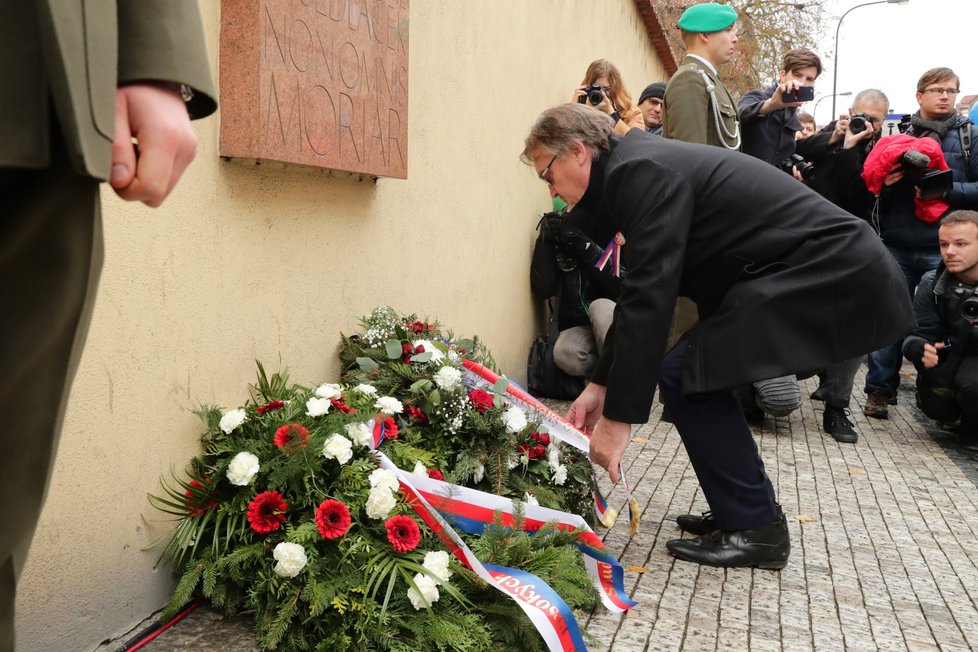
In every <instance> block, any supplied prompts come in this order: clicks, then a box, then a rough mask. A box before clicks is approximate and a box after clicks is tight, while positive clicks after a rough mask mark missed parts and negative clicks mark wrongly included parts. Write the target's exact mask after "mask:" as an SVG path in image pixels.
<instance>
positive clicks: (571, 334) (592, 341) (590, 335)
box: [554, 299, 615, 377]
mask: <svg viewBox="0 0 978 652" xmlns="http://www.w3.org/2000/svg"><path fill="white" fill-rule="evenodd" d="M589 316H590V318H591V325H590V326H572V327H571V328H565V329H564V330H562V331H560V335H558V336H557V341H556V343H554V363H555V364H556V365H557V368H558V369H560V370H561V371H563V372H564V373H567V374H570V375H571V376H584V377H590V376H591V372H593V371H594V368H595V367H596V366H597V364H598V358H599V357H600V355H601V349H602V348H603V347H604V338H605V335H607V334H608V329H609V328H611V321H612V319H614V316H615V302H614V301H612V300H611V299H595V300H594V301H592V302H591V305H590V312H589Z"/></svg>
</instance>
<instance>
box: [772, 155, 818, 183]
mask: <svg viewBox="0 0 978 652" xmlns="http://www.w3.org/2000/svg"><path fill="white" fill-rule="evenodd" d="M778 167H779V168H781V169H782V170H784V171H785V172H787V173H788V174H791V169H792V168H796V169H797V170H798V174H800V175H801V178H802V179H811V178H812V177H813V176H815V164H814V163H809V162H808V161H806V160H805V159H804V158H803V157H802V156H801V155H800V154H792V155H791V156H789V157H788V158H786V159H785V160H783V161H781V162H780V163H778Z"/></svg>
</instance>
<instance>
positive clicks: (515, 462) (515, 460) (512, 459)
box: [506, 455, 520, 471]
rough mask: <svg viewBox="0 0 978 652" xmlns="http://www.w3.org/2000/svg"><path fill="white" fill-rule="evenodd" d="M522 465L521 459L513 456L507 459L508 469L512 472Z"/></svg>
mask: <svg viewBox="0 0 978 652" xmlns="http://www.w3.org/2000/svg"><path fill="white" fill-rule="evenodd" d="M519 463H520V458H519V457H514V456H512V455H510V456H508V457H507V458H506V468H507V469H509V470H510V471H512V470H513V469H515V468H516V466H517V465H518V464H519Z"/></svg>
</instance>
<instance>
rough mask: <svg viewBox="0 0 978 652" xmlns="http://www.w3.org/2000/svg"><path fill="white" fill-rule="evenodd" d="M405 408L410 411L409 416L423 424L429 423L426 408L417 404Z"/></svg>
mask: <svg viewBox="0 0 978 652" xmlns="http://www.w3.org/2000/svg"><path fill="white" fill-rule="evenodd" d="M404 410H405V411H406V412H407V413H408V416H409V417H411V418H412V419H414V420H415V421H417V422H418V423H419V424H421V425H422V426H426V425H428V415H427V414H425V413H424V410H422V409H421V408H419V407H418V406H416V405H408V406H405V408H404Z"/></svg>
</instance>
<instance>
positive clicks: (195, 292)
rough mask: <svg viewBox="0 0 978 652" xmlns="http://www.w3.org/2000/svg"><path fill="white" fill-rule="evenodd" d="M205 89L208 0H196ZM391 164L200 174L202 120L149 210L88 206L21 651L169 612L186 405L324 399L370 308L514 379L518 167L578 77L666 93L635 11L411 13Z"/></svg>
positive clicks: (464, 2)
mask: <svg viewBox="0 0 978 652" xmlns="http://www.w3.org/2000/svg"><path fill="white" fill-rule="evenodd" d="M200 7H201V13H202V15H203V18H204V22H205V27H206V29H207V34H208V50H209V52H210V53H211V58H212V62H211V63H212V68H213V69H214V74H215V77H216V76H217V59H216V56H217V51H218V33H219V23H220V10H219V2H218V1H217V0H203V1H202V2H200ZM410 21H411V23H410V72H409V75H410V100H409V101H410V104H409V113H410V116H409V121H410V124H409V139H410V145H409V147H410V151H409V167H408V179H407V180H405V181H399V180H389V179H381V180H380V181H378V182H377V183H374V182H373V181H371V180H369V179H368V180H361V179H359V178H357V177H351V176H349V175H346V174H344V173H336V174H330V173H329V172H326V171H323V170H316V169H309V168H302V167H294V166H293V167H286V166H284V165H280V164H265V165H261V166H259V167H256V166H255V165H254V164H243V163H229V162H226V161H222V160H221V159H220V158H219V157H218V155H217V141H218V124H219V119H220V118H219V116H214V117H211V118H209V119H207V120H204V121H202V122H198V123H196V127H197V130H198V133H199V135H200V147H199V151H198V154H197V159H196V161H195V162H194V163H193V165H192V166H191V167H190V168H189V169H188V170H187V172H186V173H185V175H184V178H183V180H182V181H181V183H180V185H179V186H178V187H177V189H176V191H175V192H174V193H173V195H172V196H171V197H170V198H169V200H168V201H167V203H166V204H165V205H164V207H162V208H160V209H157V210H150V209H148V208H145V207H143V206H141V205H138V206H134V205H129V204H125V203H123V202H121V201H119V200H118V199H116V198H115V196H114V195H113V194H112V193H111V192H107V191H104V192H103V194H102V196H103V200H104V222H105V241H106V258H105V267H104V271H103V275H102V283H101V288H100V291H99V296H98V303H97V307H96V310H95V315H94V320H93V323H92V328H91V332H90V335H89V339H88V344H87V348H86V350H85V354H84V357H83V359H82V363H81V367H80V370H79V372H78V376H77V379H76V381H75V384H74V389H73V394H72V399H71V402H70V406H69V409H68V415H67V421H66V424H65V429H64V435H63V438H62V443H61V449H60V452H59V456H58V459H57V463H56V465H55V470H54V479H53V481H52V483H51V488H50V492H49V495H48V500H47V505H46V507H45V510H44V513H43V515H42V518H41V523H40V526H39V528H38V532H37V536H36V538H35V540H34V544H33V547H32V550H31V555H30V559H29V562H28V565H27V568H26V570H25V572H24V575H23V579H22V583H21V586H20V592H19V596H18V633H19V640H20V644H19V645H18V649H19V650H24V651H34V650H91V649H93V648H94V647H95V646H97V645H98V644H99V643H100V642H101V641H102V640H104V639H106V638H110V637H112V636H114V635H118V634H120V633H123V632H126V631H127V630H128V629H129V628H131V627H132V626H133V625H134V624H135V623H137V622H138V621H139V620H141V619H142V618H144V617H145V616H147V615H148V614H150V613H151V612H153V611H154V610H156V609H157V608H159V607H160V606H161V605H162V604H163V603H165V602H166V600H167V599H168V597H169V592H170V590H171V589H172V586H173V585H172V580H171V576H170V574H169V572H168V571H166V570H154V569H153V564H154V562H155V560H156V556H157V552H156V551H150V552H144V551H142V548H143V547H145V546H146V545H147V543H149V542H150V541H151V540H152V539H153V537H154V535H158V534H159V533H160V531H161V530H160V528H159V527H158V526H154V525H153V524H152V523H151V522H149V521H148V520H147V519H153V518H156V517H155V516H154V513H153V511H152V510H151V509H150V508H149V507H148V505H147V503H146V494H147V493H148V492H152V491H155V490H156V489H157V488H158V486H159V485H158V481H159V477H160V476H161V475H165V474H167V473H168V472H169V471H170V469H171V468H176V469H180V468H182V467H183V466H184V465H185V464H186V462H187V461H188V460H189V458H190V456H191V455H193V454H194V453H195V452H196V451H197V442H198V437H199V434H200V428H199V426H198V423H199V422H198V421H197V419H196V417H194V416H193V415H192V414H190V412H189V411H188V410H189V409H190V408H192V407H193V406H194V405H196V404H198V403H214V404H217V405H221V406H224V407H235V406H237V405H238V404H239V403H241V402H243V400H244V399H245V397H246V396H247V384H248V383H249V382H252V381H253V380H254V360H255V359H260V360H262V361H263V362H264V363H265V365H266V368H268V369H269V370H274V369H278V368H280V367H284V366H287V367H289V369H290V370H291V374H292V378H293V379H294V380H296V381H299V382H304V383H316V382H320V381H330V380H336V379H337V375H338V365H337V360H336V359H335V355H334V351H335V345H336V342H337V335H338V332H339V331H341V330H345V331H352V330H353V329H355V328H356V325H357V317H358V316H359V315H362V314H365V313H367V312H369V311H370V310H371V309H372V308H373V307H374V306H376V305H379V304H384V303H388V304H391V305H393V306H394V307H395V308H397V309H399V310H401V311H417V312H418V313H419V314H421V315H422V316H430V317H438V318H439V319H440V320H441V321H442V323H444V324H446V325H448V326H450V327H451V328H453V329H454V330H455V332H456V333H458V334H466V335H468V334H473V333H477V334H479V335H481V336H482V337H483V338H484V339H485V340H486V342H487V343H488V345H489V346H490V347H491V349H492V350H493V352H494V353H495V356H496V359H497V361H498V363H499V365H500V366H501V367H502V368H503V369H504V370H506V371H508V372H509V373H510V375H512V376H513V377H514V378H518V379H521V378H522V377H523V375H524V373H525V370H524V366H525V354H526V350H527V346H528V343H529V340H530V338H531V336H532V333H533V330H534V308H533V303H532V301H531V298H530V294H529V287H528V271H527V270H528V266H529V259H530V252H531V250H532V245H533V240H534V235H535V233H534V231H533V227H534V225H535V223H536V217H537V216H539V215H540V214H541V213H542V212H543V211H545V210H547V209H548V207H549V205H550V199H549V197H548V196H547V193H546V189H545V188H544V186H543V184H542V183H540V181H538V180H537V179H536V178H535V175H534V174H533V171H532V169H530V168H527V167H526V166H524V165H522V164H521V163H519V161H518V160H517V156H518V154H519V152H520V150H521V148H522V139H523V137H524V136H525V134H526V131H527V129H528V127H529V125H530V124H531V123H532V121H533V119H534V118H535V116H536V115H537V114H538V113H539V111H541V110H542V109H543V108H546V107H547V106H550V105H553V104H556V103H559V102H563V101H566V100H567V99H568V98H569V96H570V92H571V89H572V88H573V87H574V86H575V85H576V84H577V83H578V81H579V80H580V78H581V77H582V76H583V73H584V70H585V68H586V67H587V64H588V63H589V62H590V61H591V60H592V59H594V58H598V57H606V58H609V59H611V60H612V61H614V62H615V63H616V64H617V65H618V66H619V67H620V68H621V70H622V72H623V74H624V77H625V80H626V83H627V85H628V86H629V88H630V89H631V91H632V93H633V94H634V95H637V94H638V93H639V92H641V89H642V88H643V87H644V86H645V84H647V83H649V82H651V81H656V80H659V79H663V78H664V76H663V72H662V68H661V66H660V65H659V63H658V61H657V59H656V57H655V54H654V52H653V50H652V49H651V45H650V42H649V39H648V36H647V34H646V32H645V30H644V27H643V26H642V24H641V22H640V20H639V17H638V14H637V11H636V9H635V7H634V4H633V2H632V0H618V1H615V2H594V1H593V0H533V1H532V2H526V1H524V0H503V1H501V2H486V1H485V0H441V1H436V0H414V1H413V2H412V6H411V10H410Z"/></svg>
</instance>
